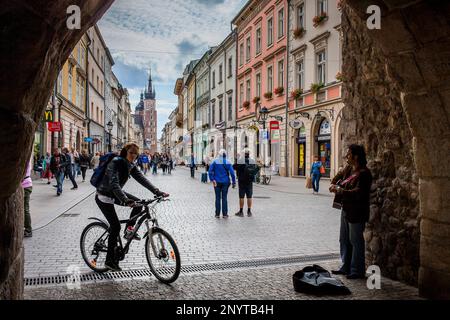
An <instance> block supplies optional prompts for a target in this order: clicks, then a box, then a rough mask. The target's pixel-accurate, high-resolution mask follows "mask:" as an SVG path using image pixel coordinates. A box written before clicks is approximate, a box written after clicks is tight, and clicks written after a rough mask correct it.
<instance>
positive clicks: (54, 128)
mask: <svg viewBox="0 0 450 320" xmlns="http://www.w3.org/2000/svg"><path fill="white" fill-rule="evenodd" d="M47 126H48V131H51V132H61V131H62V126H61V122H47Z"/></svg>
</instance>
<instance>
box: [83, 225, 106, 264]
mask: <svg viewBox="0 0 450 320" xmlns="http://www.w3.org/2000/svg"><path fill="white" fill-rule="evenodd" d="M108 236H109V232H108V229H107V227H106V226H105V225H104V224H103V223H101V222H92V223H91V224H88V225H87V226H86V228H84V230H83V232H82V233H81V238H80V249H81V255H82V256H83V260H84V262H86V264H87V265H88V267H89V268H91V269H92V270H94V271H95V272H100V273H102V272H106V271H108V268H106V267H105V260H106V253H107V251H108Z"/></svg>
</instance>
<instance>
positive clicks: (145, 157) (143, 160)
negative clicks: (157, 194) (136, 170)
mask: <svg viewBox="0 0 450 320" xmlns="http://www.w3.org/2000/svg"><path fill="white" fill-rule="evenodd" d="M139 158H140V162H141V163H142V171H143V172H144V174H147V171H148V165H149V162H150V161H149V159H148V155H147V154H146V153H145V152H142V154H141V156H140V157H139Z"/></svg>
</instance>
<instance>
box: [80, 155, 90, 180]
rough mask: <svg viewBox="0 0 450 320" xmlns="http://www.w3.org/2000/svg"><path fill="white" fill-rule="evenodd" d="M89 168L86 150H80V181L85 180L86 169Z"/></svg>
mask: <svg viewBox="0 0 450 320" xmlns="http://www.w3.org/2000/svg"><path fill="white" fill-rule="evenodd" d="M88 168H89V156H88V154H87V151H86V150H83V151H81V155H80V170H81V177H82V178H83V181H82V182H85V181H86V171H87V169H88Z"/></svg>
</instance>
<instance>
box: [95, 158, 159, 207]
mask: <svg viewBox="0 0 450 320" xmlns="http://www.w3.org/2000/svg"><path fill="white" fill-rule="evenodd" d="M130 175H131V176H132V177H133V178H134V179H136V181H137V182H139V183H140V184H141V185H142V186H144V187H145V188H147V189H148V190H150V191H151V192H153V193H157V192H159V189H157V188H156V187H155V186H154V185H152V184H151V183H150V181H148V180H147V178H145V176H144V175H143V174H142V172H141V171H140V170H139V168H138V167H137V166H136V165H135V164H134V163H130V162H129V161H128V160H126V159H124V158H122V157H115V158H114V159H113V160H112V161H111V162H110V163H109V164H108V166H107V167H106V172H105V176H104V177H103V179H102V181H101V182H100V185H99V186H98V188H97V192H98V193H100V194H102V195H104V196H107V197H111V198H117V199H118V200H119V201H120V202H122V203H125V202H126V201H127V200H128V198H127V196H126V195H125V193H124V192H123V191H122V188H123V186H124V185H125V183H126V182H127V181H128V179H129V178H130Z"/></svg>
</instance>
